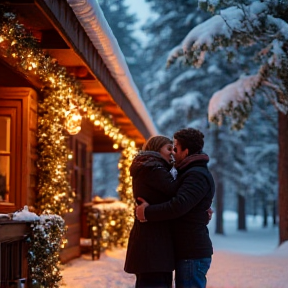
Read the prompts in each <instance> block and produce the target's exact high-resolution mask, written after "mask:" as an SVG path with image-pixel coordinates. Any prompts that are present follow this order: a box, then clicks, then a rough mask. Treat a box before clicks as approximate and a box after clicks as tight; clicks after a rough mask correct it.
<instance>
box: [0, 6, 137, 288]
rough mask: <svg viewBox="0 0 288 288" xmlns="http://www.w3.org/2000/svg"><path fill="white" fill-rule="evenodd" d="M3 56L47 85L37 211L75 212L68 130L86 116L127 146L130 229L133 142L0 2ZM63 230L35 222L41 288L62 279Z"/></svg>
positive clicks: (32, 262)
mask: <svg viewBox="0 0 288 288" xmlns="http://www.w3.org/2000/svg"><path fill="white" fill-rule="evenodd" d="M0 54H1V55H2V57H3V58H5V61H7V62H8V63H9V64H10V65H12V66H14V67H15V68H16V69H17V70H19V71H20V72H22V73H23V74H25V75H27V76H30V77H31V76H32V77H34V78H36V79H38V80H39V81H41V83H42V84H43V89H42V92H43V93H42V95H41V98H40V100H39V106H38V132H37V136H38V148H37V150H38V156H39V157H38V161H37V167H38V169H39V173H38V176H39V181H38V186H37V187H38V188H37V190H38V194H37V199H36V203H35V204H36V206H37V209H38V213H39V214H41V212H42V211H49V213H51V214H56V215H61V216H63V215H65V214H66V213H67V212H72V208H71V203H72V202H73V199H74V197H75V195H74V193H73V191H72V190H71V187H70V183H69V182H68V180H67V162H68V156H69V149H68V147H67V139H68V135H69V134H68V133H67V131H68V132H70V134H76V133H77V132H79V121H80V124H81V117H82V116H83V117H86V118H87V119H90V120H91V121H92V122H93V123H94V125H96V126H98V127H100V128H102V129H103V130H104V133H105V135H108V136H109V137H110V138H112V139H113V141H114V146H113V147H114V148H116V149H117V148H118V147H119V146H120V147H122V148H124V150H123V151H122V156H121V160H120V166H119V169H120V177H119V179H120V185H119V187H118V191H119V194H120V199H121V200H122V201H123V202H126V203H127V204H128V206H129V209H130V211H131V213H128V214H129V215H128V216H127V219H126V223H127V225H126V226H125V225H123V226H125V227H128V228H129V227H131V226H132V225H131V221H132V220H131V219H132V218H131V215H132V209H133V208H134V202H133V201H134V200H133V196H132V186H131V178H130V175H129V166H130V164H131V161H132V157H133V155H134V154H135V153H136V148H135V142H134V141H132V140H130V139H129V138H127V137H126V136H125V135H123V134H121V133H120V132H119V131H120V130H119V128H117V127H115V126H114V125H113V123H112V120H111V117H110V116H105V115H104V114H103V113H102V111H101V109H100V108H99V107H97V106H96V104H95V103H94V102H93V100H92V98H91V97H89V96H88V95H87V94H85V93H83V91H82V90H81V86H80V84H79V83H78V82H77V81H76V80H75V79H74V77H71V76H70V75H68V73H67V72H66V69H65V67H62V66H60V65H58V63H57V61H56V60H55V59H53V58H52V57H51V56H49V55H47V54H46V53H44V52H43V51H42V50H41V49H40V48H39V47H38V44H37V41H36V39H35V38H34V37H33V35H32V34H30V33H29V32H28V31H27V30H26V29H25V28H24V26H23V25H21V24H19V23H18V21H17V19H16V16H15V14H13V13H11V12H10V11H9V9H8V8H7V7H6V6H5V5H0ZM75 111H76V114H75ZM73 113H74V114H73ZM79 115H82V116H81V117H79ZM75 119H76V122H77V123H76V124H77V125H76V126H75V125H72V126H71V125H70V124H69V123H68V120H75ZM74 124H75V123H74ZM80 127H81V126H80ZM68 128H69V129H68ZM121 166H122V167H121ZM126 193H127V195H126ZM132 207H133V208H132ZM59 217H60V216H59ZM65 229H66V228H65V227H64V222H61V221H60V220H59V218H51V217H50V218H49V220H48V221H46V220H45V221H44V222H43V223H38V224H35V226H33V233H32V236H31V238H30V241H31V246H30V247H31V248H30V250H29V269H30V272H31V277H32V280H33V281H34V282H35V285H36V284H37V283H38V284H39V283H40V284H39V285H40V287H58V285H57V282H58V281H59V280H60V278H61V276H60V274H59V269H58V268H57V267H58V266H57V265H58V253H59V249H60V246H59V245H60V243H62V244H63V241H62V240H61V239H62V237H63V235H64V231H65ZM127 237H128V234H127V233H124V236H123V239H120V240H119V241H120V242H121V241H122V242H123V241H127ZM64 242H65V241H64ZM48 251H50V252H51V253H50V254H49V255H50V256H51V257H50V256H49V257H48V256H47V253H48ZM46 252H47V253H46ZM43 281H44V282H43Z"/></svg>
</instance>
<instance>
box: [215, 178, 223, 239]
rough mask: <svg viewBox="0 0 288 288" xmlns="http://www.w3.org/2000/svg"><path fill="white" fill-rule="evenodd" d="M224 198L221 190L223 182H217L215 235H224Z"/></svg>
mask: <svg viewBox="0 0 288 288" xmlns="http://www.w3.org/2000/svg"><path fill="white" fill-rule="evenodd" d="M217 178H218V177H217ZM223 196H224V190H223V182H222V181H221V180H220V181H217V185H216V229H215V233H216V234H222V235H223V234H224V228H223V210H224V203H223V198H224V197H223Z"/></svg>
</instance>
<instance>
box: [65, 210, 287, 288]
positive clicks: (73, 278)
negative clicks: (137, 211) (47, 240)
mask: <svg viewBox="0 0 288 288" xmlns="http://www.w3.org/2000/svg"><path fill="white" fill-rule="evenodd" d="M214 221H215V215H214V217H213V219H212V221H211V223H210V224H209V230H210V234H211V238H212V241H213V246H214V255H213V260H212V265H211V268H210V270H209V272H208V275H207V278H208V285H207V288H288V242H285V243H284V244H282V245H281V246H280V247H278V228H276V227H273V226H272V224H270V223H269V225H268V227H266V228H262V227H261V225H262V219H261V217H259V216H258V217H252V216H248V217H247V231H246V232H239V231H237V229H236V223H237V218H236V216H235V213H232V212H225V214H224V231H225V235H224V236H220V235H215V234H214V230H215V223H214ZM125 253H126V251H125V249H113V250H112V251H106V252H105V253H103V254H102V255H101V257H100V260H97V261H92V260H91V257H90V255H83V256H82V257H81V258H79V259H75V260H73V261H71V262H69V263H68V264H66V265H65V266H63V270H62V275H63V281H62V286H61V288H65V287H66V288H70V287H71V288H94V287H97V288H133V287H134V281H135V278H134V275H131V274H127V273H125V272H124V271H123V265H124V258H125Z"/></svg>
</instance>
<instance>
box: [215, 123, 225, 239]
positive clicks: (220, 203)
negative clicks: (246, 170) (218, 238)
mask: <svg viewBox="0 0 288 288" xmlns="http://www.w3.org/2000/svg"><path fill="white" fill-rule="evenodd" d="M219 129H220V128H219V127H217V129H215V130H214V133H213V134H214V145H215V147H221V140H220V138H219V133H220V131H219ZM214 157H215V159H216V161H217V165H215V166H214V169H213V177H214V180H215V186H216V193H215V202H216V213H215V214H216V227H215V233H216V234H222V235H224V226H223V212H224V183H223V174H222V170H221V169H222V167H223V166H224V164H223V159H224V157H223V155H222V151H221V149H220V150H219V151H218V150H217V149H215V150H214ZM220 167H221V168H220Z"/></svg>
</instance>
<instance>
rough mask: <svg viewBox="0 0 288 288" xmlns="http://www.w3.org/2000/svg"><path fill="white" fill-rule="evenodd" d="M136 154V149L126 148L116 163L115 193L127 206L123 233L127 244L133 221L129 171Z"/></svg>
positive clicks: (133, 203) (133, 202)
mask: <svg viewBox="0 0 288 288" xmlns="http://www.w3.org/2000/svg"><path fill="white" fill-rule="evenodd" d="M136 153H137V150H136V149H134V148H132V147H127V148H126V149H124V150H123V151H122V154H121V157H120V160H119V163H118V168H119V171H120V173H119V185H118V187H117V192H118V194H119V197H120V200H121V201H123V202H124V203H126V204H127V205H128V213H127V219H126V227H125V228H124V229H125V233H123V235H125V236H124V238H125V239H126V240H127V242H128V236H129V233H130V230H131V229H132V226H133V223H134V219H135V217H134V209H135V200H134V197H133V189H132V178H131V176H130V170H129V169H130V166H131V164H132V161H133V158H134V157H135V155H136ZM126 244H127V243H126Z"/></svg>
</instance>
